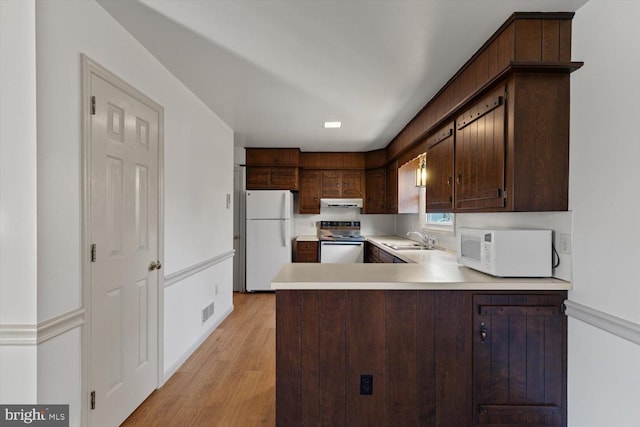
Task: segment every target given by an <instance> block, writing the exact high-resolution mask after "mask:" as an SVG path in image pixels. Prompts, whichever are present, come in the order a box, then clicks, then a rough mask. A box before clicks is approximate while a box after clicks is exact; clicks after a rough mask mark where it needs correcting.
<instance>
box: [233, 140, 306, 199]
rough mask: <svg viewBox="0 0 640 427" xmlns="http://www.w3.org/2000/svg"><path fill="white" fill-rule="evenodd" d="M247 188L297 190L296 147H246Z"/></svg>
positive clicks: (297, 151)
mask: <svg viewBox="0 0 640 427" xmlns="http://www.w3.org/2000/svg"><path fill="white" fill-rule="evenodd" d="M246 157H247V158H246V164H247V190H298V164H299V162H300V150H299V149H298V148H247V149H246Z"/></svg>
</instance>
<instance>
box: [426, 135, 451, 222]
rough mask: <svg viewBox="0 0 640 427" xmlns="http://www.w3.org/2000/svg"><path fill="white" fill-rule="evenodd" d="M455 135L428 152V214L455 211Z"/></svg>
mask: <svg viewBox="0 0 640 427" xmlns="http://www.w3.org/2000/svg"><path fill="white" fill-rule="evenodd" d="M453 148H454V138H453V134H452V135H451V136H449V137H448V138H445V139H443V140H442V141H440V142H439V143H437V144H436V145H434V146H433V147H431V148H429V150H428V151H427V212H452V211H453V181H454V179H453Z"/></svg>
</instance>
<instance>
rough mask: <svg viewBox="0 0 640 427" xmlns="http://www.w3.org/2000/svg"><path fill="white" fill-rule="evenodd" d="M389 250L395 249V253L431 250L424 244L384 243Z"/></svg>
mask: <svg viewBox="0 0 640 427" xmlns="http://www.w3.org/2000/svg"><path fill="white" fill-rule="evenodd" d="M383 245H385V246H386V247H388V248H391V249H393V250H394V251H408V250H426V249H431V248H429V247H428V246H426V245H423V244H422V243H400V244H392V243H383Z"/></svg>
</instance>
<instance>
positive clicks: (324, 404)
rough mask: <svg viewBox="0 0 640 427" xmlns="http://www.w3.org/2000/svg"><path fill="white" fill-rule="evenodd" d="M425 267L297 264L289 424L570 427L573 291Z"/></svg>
mask: <svg viewBox="0 0 640 427" xmlns="http://www.w3.org/2000/svg"><path fill="white" fill-rule="evenodd" d="M423 252H425V253H424V254H422V255H421V257H420V259H421V260H422V262H423V263H422V264H417V263H407V264H393V263H387V264H302V263H298V264H288V265H286V266H284V267H283V268H282V270H280V272H279V273H278V274H277V276H276V277H275V278H274V279H273V282H272V287H273V288H274V289H275V290H276V331H277V335H276V418H277V425H278V426H290V425H331V426H354V425H363V426H364V425H377V426H448V427H458V426H459V427H468V426H524V425H529V426H533V425H535V426H566V419H567V418H566V417H567V405H566V399H567V398H566V396H567V393H566V390H567V382H566V371H567V323H566V317H565V315H564V310H563V302H564V301H565V299H566V293H567V290H568V289H570V288H571V284H570V283H568V282H564V281H561V280H556V279H500V278H495V277H492V276H488V275H485V274H483V273H479V272H476V271H473V270H470V269H468V268H466V267H461V266H458V264H457V263H456V259H455V256H454V255H453V254H450V253H447V252H444V251H439V250H430V251H423Z"/></svg>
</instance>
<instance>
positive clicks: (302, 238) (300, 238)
mask: <svg viewBox="0 0 640 427" xmlns="http://www.w3.org/2000/svg"><path fill="white" fill-rule="evenodd" d="M296 240H297V241H298V242H317V241H318V236H312V235H310V234H309V235H300V236H298V237H296Z"/></svg>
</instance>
